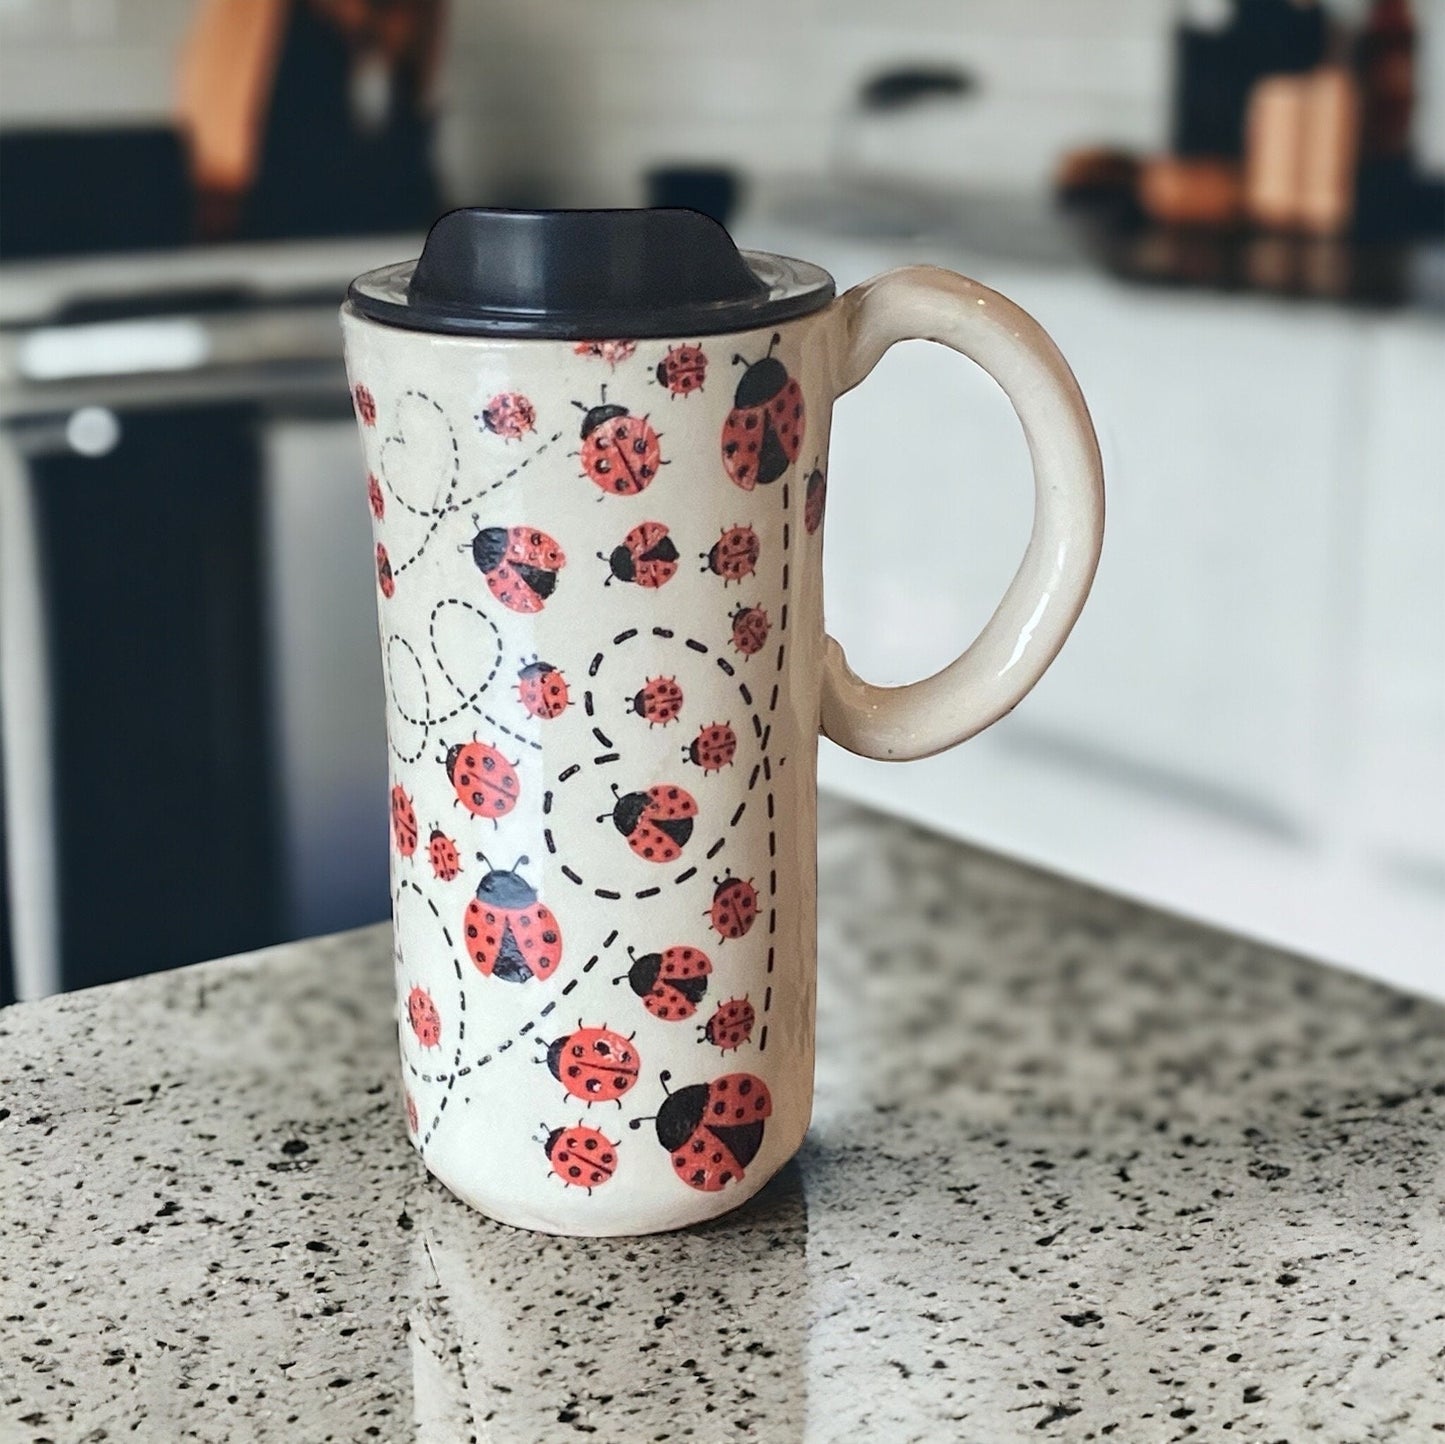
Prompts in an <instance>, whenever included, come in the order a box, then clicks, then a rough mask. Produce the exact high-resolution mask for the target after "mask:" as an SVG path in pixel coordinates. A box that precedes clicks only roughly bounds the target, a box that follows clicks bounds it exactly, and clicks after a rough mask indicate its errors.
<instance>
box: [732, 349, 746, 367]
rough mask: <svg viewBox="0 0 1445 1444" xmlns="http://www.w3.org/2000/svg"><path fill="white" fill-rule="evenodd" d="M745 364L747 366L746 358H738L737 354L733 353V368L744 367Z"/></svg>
mask: <svg viewBox="0 0 1445 1444" xmlns="http://www.w3.org/2000/svg"><path fill="white" fill-rule="evenodd" d="M747 364H748V358H747V357H746V356H739V355H738V354H737V352H733V365H734V366H746V365H747Z"/></svg>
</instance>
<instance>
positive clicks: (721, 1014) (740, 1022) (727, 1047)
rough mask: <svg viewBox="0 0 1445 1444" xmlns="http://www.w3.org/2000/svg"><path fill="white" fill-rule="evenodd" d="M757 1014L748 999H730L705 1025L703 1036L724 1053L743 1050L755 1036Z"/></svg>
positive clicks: (719, 1007)
mask: <svg viewBox="0 0 1445 1444" xmlns="http://www.w3.org/2000/svg"><path fill="white" fill-rule="evenodd" d="M756 1021H757V1014H756V1013H755V1012H754V1011H753V1005H752V1004H751V1003H750V1002H748V1000H747V999H746V998H729V999H728V1000H727V1002H726V1003H721V1004H719V1005H718V1010H717V1012H715V1013H714V1014H713V1015H712V1017H711V1018H709V1019H708V1020H707V1022H706V1023H705V1024H704V1025H703V1030H702V1036H703V1037H704V1039H706V1040H707V1042H709V1043H711V1044H712V1045H713V1046H714V1047H716V1048H721V1049H722V1051H723V1052H724V1053H729V1052H732V1051H733V1050H735V1049H737V1048H741V1047H742V1046H743V1044H744V1043H746V1042H747V1041H748V1039H749V1038H751V1037H752V1036H753V1024H754V1023H755V1022H756Z"/></svg>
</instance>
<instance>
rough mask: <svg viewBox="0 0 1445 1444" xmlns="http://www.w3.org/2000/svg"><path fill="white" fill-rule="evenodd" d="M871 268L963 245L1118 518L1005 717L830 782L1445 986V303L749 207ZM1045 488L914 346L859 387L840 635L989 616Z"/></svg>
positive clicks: (1232, 921)
mask: <svg viewBox="0 0 1445 1444" xmlns="http://www.w3.org/2000/svg"><path fill="white" fill-rule="evenodd" d="M748 243H749V244H758V245H765V246H766V245H773V246H774V247H775V248H777V249H782V250H787V251H790V252H791V253H792V254H797V255H806V256H809V257H811V258H814V259H817V260H820V261H821V262H822V263H823V264H825V265H831V267H832V268H833V269H834V272H835V274H836V275H837V277H838V279H839V282H840V284H843V285H847V284H851V283H852V282H854V281H856V280H859V279H861V278H862V277H864V276H866V275H869V274H873V273H875V272H877V271H879V270H883V269H886V268H887V267H888V266H890V265H897V264H902V263H905V262H907V261H910V260H918V259H929V260H934V261H938V262H942V263H944V264H949V265H953V266H955V267H956V268H957V269H959V270H962V271H965V272H966V273H968V274H971V275H974V276H976V277H977V278H978V279H980V280H982V281H985V282H986V283H988V284H990V285H993V286H995V287H997V288H998V289H999V290H1001V291H1004V292H1005V293H1006V294H1008V295H1010V296H1011V297H1013V298H1014V299H1015V300H1017V301H1018V302H1019V303H1020V304H1022V305H1023V306H1025V307H1026V308H1027V309H1028V310H1030V311H1032V312H1033V313H1034V314H1035V315H1036V316H1037V317H1038V319H1039V320H1040V321H1041V322H1042V323H1043V324H1044V326H1045V327H1047V328H1048V330H1049V331H1050V332H1051V333H1052V334H1053V335H1054V337H1055V339H1056V340H1057V341H1058V343H1059V345H1060V347H1061V349H1062V350H1063V352H1064V354H1065V355H1066V356H1067V357H1068V358H1069V361H1070V362H1071V364H1072V365H1073V367H1074V369H1075V371H1076V372H1077V374H1078V376H1079V379H1080V382H1081V384H1082V386H1083V389H1084V392H1085V395H1086V397H1087V398H1088V400H1089V403H1090V407H1091V409H1092V411H1093V414H1094V417H1095V421H1096V424H1097V426H1098V429H1099V432H1100V440H1101V444H1102V447H1103V452H1104V460H1105V467H1106V475H1107V483H1108V523H1107V527H1106V538H1105V545H1104V558H1103V563H1102V565H1101V567H1100V571H1099V577H1098V581H1097V583H1096V586H1095V590H1094V595H1093V596H1092V598H1091V599H1090V602H1089V605H1088V606H1087V607H1086V608H1085V611H1084V614H1083V617H1082V619H1081V620H1080V622H1079V625H1078V628H1077V629H1076V631H1075V633H1074V636H1073V637H1072V638H1071V639H1070V641H1069V644H1068V646H1067V647H1066V648H1065V649H1064V652H1063V654H1062V656H1061V657H1060V659H1059V661H1058V662H1057V663H1056V664H1055V665H1054V667H1053V669H1052V670H1051V671H1050V672H1049V674H1048V675H1047V676H1046V677H1045V678H1044V680H1043V681H1042V682H1041V683H1040V685H1039V687H1038V688H1037V689H1036V691H1035V692H1034V694H1033V695H1031V696H1030V697H1029V698H1027V699H1026V700H1025V701H1024V703H1023V704H1022V705H1021V706H1020V707H1019V708H1018V710H1017V711H1016V712H1015V713H1013V714H1012V715H1011V716H1010V717H1008V718H1007V719H1005V720H1004V721H1003V722H1001V723H1000V724H999V725H998V726H997V727H995V728H994V729H993V730H992V731H991V732H989V733H987V734H985V735H984V736H983V737H981V738H978V739H976V740H975V741H973V742H970V743H969V744H968V745H966V746H965V747H962V748H959V749H957V750H956V751H954V752H952V753H948V754H945V755H944V756H942V757H939V758H934V759H930V760H929V761H928V762H925V763H919V764H911V765H909V766H906V767H894V766H889V765H883V764H874V763H869V762H864V761H862V760H860V759H857V758H853V757H849V756H847V755H846V754H843V753H841V752H839V751H838V750H837V749H834V748H828V747H825V748H824V750H823V754H822V760H821V763H820V767H821V775H822V778H823V781H824V783H825V784H826V785H830V786H832V787H834V788H837V789H839V790H842V791H845V792H848V793H850V794H852V795H854V796H857V797H860V798H862V799H864V800H867V801H871V802H874V803H876V804H878V805H881V806H886V807H890V808H893V809H895V810H898V811H901V812H904V813H907V814H909V815H911V816H914V817H916V818H918V819H919V820H921V821H924V822H927V823H929V824H931V825H933V826H936V827H940V828H943V829H946V830H948V831H951V832H954V833H957V834H958V835H960V836H964V837H968V838H972V839H975V840H977V841H980V842H982V843H985V844H986V845H988V846H991V847H995V848H998V849H1001V850H1004V851H1007V852H1011V853H1014V854H1016V855H1019V856H1023V857H1027V858H1030V859H1033V860H1036V861H1039V862H1041V863H1043V864H1045V865H1048V866H1051V867H1054V868H1058V869H1060V870H1063V871H1066V872H1070V873H1073V874H1075V875H1077V876H1081V877H1084V878H1086V879H1089V880H1091V881H1095V882H1098V883H1101V884H1103V885H1104V886H1107V887H1110V888H1113V889H1115V890H1118V891H1123V892H1126V893H1132V894H1134V895H1136V896H1140V897H1143V898H1146V899H1148V900H1149V901H1151V902H1154V903H1158V904H1162V905H1164V906H1167V907H1170V908H1173V909H1176V910H1179V911H1181V912H1186V913H1189V914H1192V915H1195V916H1199V917H1203V918H1206V919H1208V920H1211V921H1214V922H1217V923H1219V924H1221V925H1223V926H1226V927H1229V928H1233V929H1235V930H1238V931H1242V932H1246V933H1251V934H1255V935H1258V936H1262V937H1265V938H1268V939H1271V940H1274V941H1278V942H1281V943H1283V944H1285V945H1287V946H1292V947H1295V948H1298V949H1300V950H1303V951H1306V952H1310V953H1314V954H1316V955H1317V956H1321V957H1324V958H1328V959H1332V960H1335V961H1338V962H1342V963H1346V964H1348V965H1350V966H1354V967H1357V968H1360V969H1361V970H1363V971H1366V972H1371V973H1374V974H1376V975H1377V976H1381V977H1385V978H1389V979H1391V980H1393V981H1395V982H1399V983H1403V984H1405V985H1407V986H1411V987H1415V988H1420V989H1428V990H1433V991H1436V992H1440V993H1445V968H1442V961H1445V462H1442V458H1445V434H1442V421H1441V415H1442V401H1445V329H1442V327H1441V326H1440V324H1439V322H1438V320H1435V319H1428V320H1427V319H1422V318H1419V317H1413V318H1412V317H1407V316H1396V315H1389V314H1384V313H1367V312H1359V311H1350V310H1346V309H1343V308H1332V307H1311V306H1302V305H1292V304H1289V303H1284V302H1272V301H1267V300H1263V299H1257V298H1246V297H1223V296H1214V295H1201V294H1191V293H1181V292H1174V291H1165V290H1147V289H1138V288H1131V287H1125V286H1122V285H1119V284H1117V283H1115V282H1113V281H1111V280H1109V279H1107V278H1104V277H1101V276H1097V275H1094V274H1091V273H1088V272H1085V271H1076V272H1068V271H1045V270H1040V269H1033V268H1029V267H1025V266H1023V265H1018V264H1000V263H997V262H991V261H988V260H986V259H981V258H979V257H976V256H964V255H954V256H949V255H946V254H940V253H939V252H938V251H937V250H936V249H935V250H933V251H932V252H931V253H930V254H927V255H923V254H920V253H918V252H916V251H915V252H912V253H910V252H908V251H906V250H905V249H904V248H902V247H898V248H891V247H889V246H887V245H885V244H871V243H870V244H866V245H865V244H863V243H854V242H839V241H837V240H836V239H832V238H829V237H827V236H820V235H816V234H815V235H807V234H803V233H794V234H790V235H785V236H769V235H767V234H766V233H756V234H750V235H749V237H748ZM1031 513H1032V496H1031V485H1030V480H1029V472H1028V462H1027V457H1026V454H1025V451H1024V446H1023V440H1022V436H1021V434H1020V432H1019V428H1018V425H1017V422H1016V421H1015V420H1014V419H1013V416H1012V413H1011V412H1010V410H1009V408H1008V405H1007V403H1006V402H1005V401H1004V399H1003V397H1002V395H1001V393H999V392H998V391H997V389H996V388H995V387H994V386H993V385H992V384H991V383H990V382H989V381H987V380H986V379H985V378H984V377H983V376H982V375H981V373H979V372H977V371H976V370H975V369H974V368H973V367H972V366H971V365H970V364H969V363H968V362H966V361H963V360H961V359H960V358H957V357H953V356H950V355H948V354H947V353H945V352H943V351H941V350H940V349H939V348H937V347H933V346H928V345H925V344H923V343H913V344H909V345H905V346H902V347H898V348H896V349H895V350H894V351H893V352H892V353H890V355H889V356H887V357H885V358H884V360H883V362H882V363H881V364H880V366H879V367H878V369H877V371H876V372H875V373H874V375H873V376H872V377H871V378H870V379H869V380H868V381H867V382H865V383H864V384H863V385H862V386H861V387H860V388H859V389H858V390H857V391H856V392H854V393H852V394H851V395H849V396H847V397H845V398H844V399H843V400H842V401H841V402H840V403H839V404H838V407H837V409H836V412H835V418H834V436H833V453H832V461H831V470H830V476H829V521H828V553H827V558H828V559H827V566H826V571H827V597H826V607H827V615H828V623H829V628H830V630H831V631H833V632H834V633H835V634H836V635H837V636H838V637H839V638H840V639H841V640H842V641H843V642H844V644H845V646H846V647H847V649H848V653H849V658H850V661H851V662H852V663H853V665H854V666H855V668H856V669H857V670H858V671H859V672H861V673H862V674H863V675H865V676H868V677H870V678H871V679H874V680H878V681H887V682H900V681H906V680H909V679H911V678H913V677H916V676H919V675H923V674H926V673H928V672H931V671H933V670H935V669H936V668H937V667H939V666H941V665H942V664H944V663H946V662H947V661H949V660H950V659H951V658H952V657H953V656H954V655H955V654H956V653H957V652H958V651H959V650H960V648H961V646H962V645H963V644H964V643H965V642H966V641H967V640H968V639H969V638H970V637H971V636H972V635H973V634H974V633H975V632H976V631H977V630H978V628H979V626H980V625H981V624H982V623H983V621H984V620H985V619H986V618H987V616H988V615H989V613H990V612H991V610H992V608H993V606H994V605H995V603H996V601H997V599H998V598H999V596H1000V595H1001V594H1002V591H1003V589H1004V586H1005V585H1006V583H1007V581H1008V578H1009V575H1010V574H1011V572H1012V569H1013V567H1014V566H1015V565H1016V563H1017V561H1018V559H1019V557H1020V556H1021V555H1022V552H1023V547H1024V544H1025V541H1026V539H1027V536H1028V529H1029V523H1030V517H1031Z"/></svg>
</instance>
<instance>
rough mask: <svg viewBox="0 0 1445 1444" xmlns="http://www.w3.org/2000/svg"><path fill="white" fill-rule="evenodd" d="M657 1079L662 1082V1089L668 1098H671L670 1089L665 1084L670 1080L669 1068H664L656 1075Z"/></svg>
mask: <svg viewBox="0 0 1445 1444" xmlns="http://www.w3.org/2000/svg"><path fill="white" fill-rule="evenodd" d="M657 1081H658V1082H659V1083H661V1084H662V1091H663V1092H664V1093H666V1094H667V1096H668V1097H669V1098H671V1097H672V1089H671V1088H669V1087H668V1086H667V1085H668V1084H669V1083H671V1082H672V1072H671V1070H670V1069H668V1068H664V1069H663V1070H662V1072H661V1073H659V1074H658V1075H657Z"/></svg>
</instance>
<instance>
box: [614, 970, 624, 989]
mask: <svg viewBox="0 0 1445 1444" xmlns="http://www.w3.org/2000/svg"><path fill="white" fill-rule="evenodd" d="M626 980H627V974H626V973H618V975H617V976H616V977H615V978H613V980H612V986H613V987H614V988H615V987H616V986H617V985H618V983H621V982H625V981H626Z"/></svg>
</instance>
